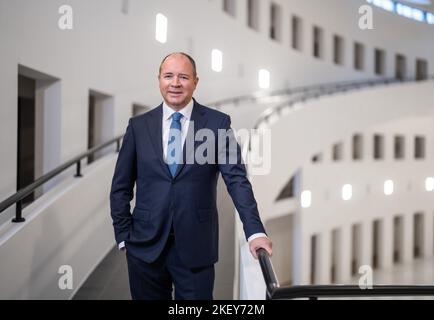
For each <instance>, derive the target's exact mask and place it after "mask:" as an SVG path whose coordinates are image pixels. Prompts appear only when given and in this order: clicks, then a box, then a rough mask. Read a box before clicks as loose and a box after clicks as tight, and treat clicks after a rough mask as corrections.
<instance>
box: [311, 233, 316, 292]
mask: <svg viewBox="0 0 434 320" xmlns="http://www.w3.org/2000/svg"><path fill="white" fill-rule="evenodd" d="M317 249H318V235H313V236H311V237H310V283H311V284H315V283H316V281H317V279H316V273H317V270H316V266H317V258H318V250H317Z"/></svg>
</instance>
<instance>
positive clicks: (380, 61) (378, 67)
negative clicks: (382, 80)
mask: <svg viewBox="0 0 434 320" xmlns="http://www.w3.org/2000/svg"><path fill="white" fill-rule="evenodd" d="M374 55H375V74H376V75H378V76H382V75H384V73H385V70H386V54H385V52H384V50H381V49H375V53H374Z"/></svg>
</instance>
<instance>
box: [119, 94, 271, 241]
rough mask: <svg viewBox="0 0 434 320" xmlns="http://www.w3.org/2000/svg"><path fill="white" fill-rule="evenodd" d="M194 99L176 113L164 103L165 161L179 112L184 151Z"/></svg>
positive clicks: (256, 234) (258, 235) (255, 236)
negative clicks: (175, 116)
mask: <svg viewBox="0 0 434 320" xmlns="http://www.w3.org/2000/svg"><path fill="white" fill-rule="evenodd" d="M193 105H194V102H193V99H191V100H190V102H189V103H188V104H187V105H186V106H185V107H184V108H182V109H181V110H179V111H176V110H173V109H172V108H171V107H170V106H168V105H167V104H166V102H165V101H164V102H163V119H162V121H163V123H162V130H163V134H162V137H163V141H162V143H163V156H164V159H166V157H167V146H168V140H169V131H170V125H171V124H172V114H174V113H175V112H179V113H181V114H182V118H181V138H182V149H184V142H185V139H186V137H187V133H188V127H189V125H190V120H191V113H192V111H193ZM266 236H267V235H266V234H265V233H255V234H252V235H251V236H250V237H249V238H248V240H247V241H249V242H250V241H252V240H253V239H256V238H259V237H266ZM124 247H125V242H124V241H122V242H121V243H119V249H123V248H124Z"/></svg>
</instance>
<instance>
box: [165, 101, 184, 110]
mask: <svg viewBox="0 0 434 320" xmlns="http://www.w3.org/2000/svg"><path fill="white" fill-rule="evenodd" d="M166 102H167V104H168V105H169V106H171V107H173V108H177V109H180V108H184V107H185V106H186V105H187V102H186V101H185V100H178V99H176V100H168V101H166Z"/></svg>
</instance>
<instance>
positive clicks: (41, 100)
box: [17, 65, 61, 207]
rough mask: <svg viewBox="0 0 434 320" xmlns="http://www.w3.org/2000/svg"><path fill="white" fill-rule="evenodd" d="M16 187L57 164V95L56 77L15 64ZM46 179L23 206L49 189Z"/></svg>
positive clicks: (58, 112)
mask: <svg viewBox="0 0 434 320" xmlns="http://www.w3.org/2000/svg"><path fill="white" fill-rule="evenodd" d="M17 92H18V101H17V108H18V110H17V111H18V118H17V121H18V123H17V190H20V189H22V188H24V187H26V186H28V185H30V184H31V183H33V182H34V181H35V180H36V179H38V178H40V177H41V176H43V175H44V174H46V173H48V172H49V171H51V170H53V169H54V168H56V167H57V166H58V165H60V132H61V127H60V124H61V113H60V112H61V108H60V107H61V96H60V81H59V79H57V78H55V77H53V76H50V75H48V74H45V73H42V72H40V71H37V70H34V69H31V68H28V67H26V66H22V65H19V66H18V90H17ZM57 181H58V178H55V179H52V180H51V181H49V182H47V183H46V184H44V185H43V186H41V187H40V188H38V189H37V190H35V192H34V193H33V194H31V195H29V196H28V197H27V198H26V199H24V201H23V207H24V206H26V205H27V204H29V203H30V202H32V201H33V200H35V199H36V198H38V197H39V196H41V195H42V194H43V193H45V192H47V191H48V190H49V189H51V188H52V187H53V186H54V185H55V184H56V183H57Z"/></svg>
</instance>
